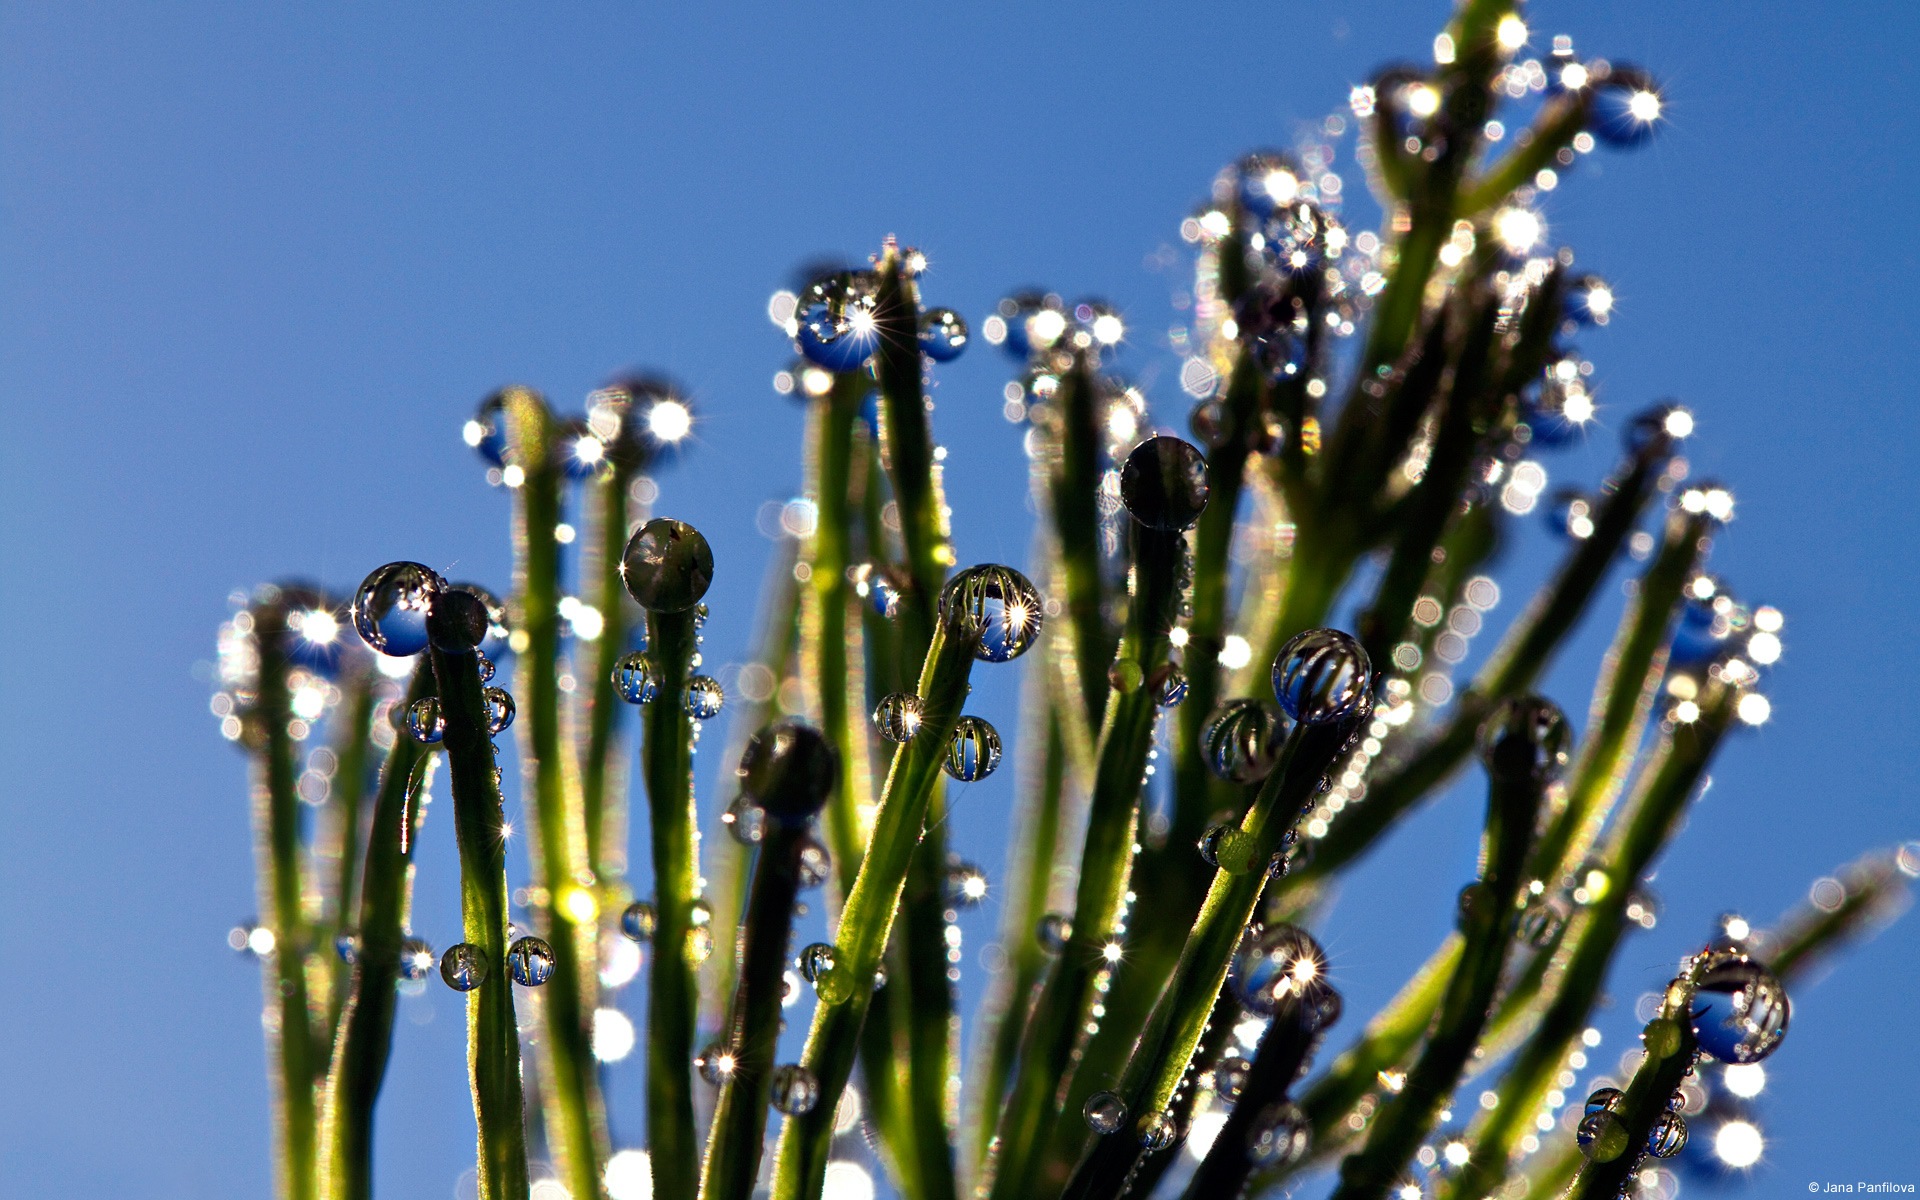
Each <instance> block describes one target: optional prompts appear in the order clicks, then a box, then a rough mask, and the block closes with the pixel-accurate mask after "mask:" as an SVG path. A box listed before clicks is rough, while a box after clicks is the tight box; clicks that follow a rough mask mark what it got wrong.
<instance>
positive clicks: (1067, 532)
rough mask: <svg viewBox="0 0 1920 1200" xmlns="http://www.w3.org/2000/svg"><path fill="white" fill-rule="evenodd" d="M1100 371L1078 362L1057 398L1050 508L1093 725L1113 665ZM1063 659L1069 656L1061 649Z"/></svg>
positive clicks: (1073, 668) (1074, 673) (1074, 658)
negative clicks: (1103, 547) (1103, 556)
mask: <svg viewBox="0 0 1920 1200" xmlns="http://www.w3.org/2000/svg"><path fill="white" fill-rule="evenodd" d="M1099 399H1100V397H1099V386H1098V382H1097V380H1096V377H1095V375H1094V369H1093V364H1092V363H1090V362H1088V361H1087V360H1086V359H1085V358H1084V357H1081V356H1076V357H1075V359H1074V364H1073V369H1072V370H1069V371H1067V372H1066V373H1065V375H1064V376H1063V377H1062V378H1061V380H1060V388H1059V391H1058V392H1056V393H1055V395H1054V401H1053V407H1054V437H1053V439H1052V440H1053V443H1054V444H1053V446H1052V455H1051V457H1053V458H1054V459H1055V462H1054V464H1053V469H1052V470H1051V471H1049V472H1048V475H1049V479H1048V484H1049V486H1048V488H1047V508H1048V511H1049V513H1050V514H1051V515H1052V517H1053V530H1054V536H1055V538H1056V540H1057V542H1058V553H1059V569H1058V574H1057V576H1056V582H1057V584H1058V586H1059V587H1060V590H1061V591H1062V592H1063V593H1064V598H1065V607H1066V615H1067V622H1068V627H1069V629H1070V631H1071V636H1070V637H1069V638H1068V639H1067V642H1066V643H1065V644H1066V645H1067V646H1068V647H1070V652H1069V653H1067V654H1066V655H1065V657H1066V658H1067V659H1068V661H1069V663H1070V666H1069V668H1068V673H1069V675H1070V677H1071V678H1073V679H1074V680H1075V681H1076V682H1078V684H1079V685H1080V698H1081V701H1082V706H1083V709H1084V711H1085V712H1086V714H1087V724H1088V725H1089V726H1091V725H1092V724H1093V723H1094V722H1095V721H1097V720H1099V719H1100V715H1101V714H1102V713H1103V712H1104V711H1105V710H1106V704H1107V677H1106V664H1107V663H1109V662H1111V661H1112V659H1113V643H1114V639H1113V636H1112V634H1110V633H1109V632H1108V631H1107V618H1106V585H1105V582H1104V580H1103V578H1102V575H1101V570H1100V510H1099V506H1098V498H1099V495H1100V458H1101V440H1102V433H1103V430H1102V428H1101V413H1100V411H1099ZM1055 653H1057V654H1058V653H1061V651H1059V650H1056V651H1055Z"/></svg>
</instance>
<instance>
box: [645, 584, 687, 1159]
mask: <svg viewBox="0 0 1920 1200" xmlns="http://www.w3.org/2000/svg"><path fill="white" fill-rule="evenodd" d="M694 621H695V618H694V614H693V611H692V610H691V609H689V610H688V611H685V612H657V611H653V612H649V613H648V614H647V655H648V657H649V658H651V659H652V660H653V665H654V669H655V670H656V671H657V672H658V673H659V680H660V686H659V690H658V691H657V692H656V693H655V695H654V698H653V701H652V702H651V703H649V704H648V705H647V707H646V716H645V719H644V721H643V722H642V730H643V738H644V740H643V742H642V745H641V771H642V774H643V775H644V777H645V779H646V784H647V807H648V812H649V818H650V820H651V822H652V831H653V888H654V893H653V903H654V912H655V916H656V921H657V924H656V925H655V928H654V956H653V967H652V971H651V972H650V974H649V975H648V977H647V984H648V987H647V1150H648V1153H649V1154H651V1155H652V1161H653V1181H654V1183H653V1186H654V1189H655V1194H656V1195H661V1196H691V1195H693V1193H694V1189H695V1187H696V1184H697V1181H698V1179H699V1170H700V1166H699V1162H700V1159H699V1149H698V1147H697V1145H696V1144H695V1136H694V1123H693V1053H694V1046H693V1034H694V1022H695V1019H696V1009H697V1007H698V1004H699V981H698V978H697V975H698V969H699V963H698V961H697V959H696V956H695V950H694V939H695V938H696V937H698V936H700V935H698V934H696V933H695V932H694V924H693V902H694V900H695V899H696V898H697V896H698V895H699V892H698V885H699V838H700V834H699V830H698V828H697V826H696V822H695V814H694V801H693V718H692V717H690V716H688V715H687V705H686V693H687V681H688V679H689V678H691V677H692V667H691V663H692V660H693V655H694V646H695V636H696V634H695V627H694Z"/></svg>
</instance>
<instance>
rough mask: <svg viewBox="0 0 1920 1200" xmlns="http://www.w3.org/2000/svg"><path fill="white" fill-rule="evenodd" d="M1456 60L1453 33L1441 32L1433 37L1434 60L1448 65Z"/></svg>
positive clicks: (1442, 64)
mask: <svg viewBox="0 0 1920 1200" xmlns="http://www.w3.org/2000/svg"><path fill="white" fill-rule="evenodd" d="M1453 60H1454V46H1453V35H1451V34H1446V33H1443V34H1440V35H1439V36H1437V37H1435V38H1434V39H1433V61H1434V62H1436V63H1438V64H1439V65H1441V66H1443V67H1444V66H1446V65H1448V64H1449V63H1451V62H1452V61H1453Z"/></svg>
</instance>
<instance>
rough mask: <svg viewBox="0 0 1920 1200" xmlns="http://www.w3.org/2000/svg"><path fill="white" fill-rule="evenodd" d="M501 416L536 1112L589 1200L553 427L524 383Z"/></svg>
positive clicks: (596, 1151)
mask: <svg viewBox="0 0 1920 1200" xmlns="http://www.w3.org/2000/svg"><path fill="white" fill-rule="evenodd" d="M505 416H506V422H507V434H508V451H509V455H510V456H511V458H512V461H513V462H514V463H515V464H516V465H518V466H520V468H521V470H522V472H523V479H522V482H521V485H520V486H519V487H517V488H515V489H513V500H514V505H513V522H514V531H513V533H514V536H513V545H514V595H513V615H514V618H515V620H516V625H515V627H514V630H513V644H514V648H515V652H516V655H517V658H518V661H517V662H516V664H515V670H514V680H513V682H514V688H515V690H516V692H517V695H516V697H515V700H516V705H517V707H518V711H519V719H518V720H517V721H516V722H515V726H516V727H517V729H518V731H519V732H518V736H519V741H520V759H521V773H522V778H523V780H524V782H525V784H526V791H525V793H524V794H525V796H526V801H527V806H528V808H529V809H530V810H531V813H532V817H533V820H532V822H531V824H532V829H531V830H530V836H529V838H528V853H529V857H530V859H531V860H532V866H533V882H534V886H535V887H536V889H539V890H540V891H541V892H543V893H544V895H545V898H546V903H545V904H544V905H540V906H534V908H533V912H532V916H533V918H534V923H535V925H536V927H538V928H539V930H540V932H541V934H542V935H543V936H544V937H545V938H546V940H547V942H548V943H549V944H550V945H551V946H552V948H553V958H554V971H553V977H552V978H551V979H550V980H548V982H547V983H546V984H545V985H544V986H543V987H542V989H541V990H542V993H543V995H542V996H541V1003H540V1011H541V1014H542V1015H543V1016H544V1017H545V1025H546V1036H545V1038H543V1039H542V1042H541V1056H540V1060H539V1065H540V1066H541V1068H543V1069H542V1070H541V1071H540V1072H539V1077H540V1084H541V1101H542V1103H541V1115H542V1117H543V1118H544V1119H545V1122H546V1127H547V1129H546V1132H547V1144H548V1148H549V1150H550V1152H551V1153H552V1154H553V1156H554V1160H555V1163H556V1165H557V1166H558V1167H559V1169H560V1177H561V1179H562V1181H563V1182H564V1183H565V1185H566V1187H567V1188H568V1190H569V1191H571V1192H572V1193H573V1194H574V1195H576V1196H592V1195H594V1194H596V1192H597V1190H598V1188H599V1187H600V1170H601V1164H602V1163H604V1162H605V1160H606V1158H607V1153H608V1148H607V1132H606V1112H605V1109H604V1107H603V1103H602V1100H601V1097H600V1082H599V1076H598V1073H597V1071H596V1069H595V1066H594V1061H593V1052H592V1026H591V1017H592V1013H593V1008H594V1003H595V995H596V991H597V983H598V977H597V975H596V971H597V970H598V966H599V951H598V932H599V930H598V920H597V902H596V901H595V900H594V896H593V893H592V892H591V891H586V890H583V889H587V888H591V886H592V884H593V882H594V878H593V875H592V872H591V870H590V868H589V865H588V859H587V833H586V816H585V812H584V811H583V808H582V801H581V792H580V773H579V764H578V763H577V762H576V761H575V759H574V757H573V755H572V752H571V751H572V748H571V746H570V744H569V743H568V741H567V740H566V739H565V738H564V737H563V736H562V728H561V708H560V688H559V677H560V674H561V659H560V609H559V605H560V561H559V559H560V543H559V542H558V541H557V540H556V539H555V537H554V529H555V527H556V526H557V525H558V524H559V523H560V517H561V509H560V499H561V490H562V486H563V483H564V480H563V471H562V469H561V467H560V466H559V465H558V462H557V456H556V454H555V443H556V441H557V439H558V436H559V430H558V427H557V425H556V423H555V421H554V419H553V416H552V414H551V413H549V412H548V411H547V406H546V402H545V401H544V400H542V399H541V398H540V397H539V396H538V395H537V394H536V393H534V392H532V391H529V390H527V389H525V388H510V389H508V390H507V392H506V394H505ZM603 636H604V635H603Z"/></svg>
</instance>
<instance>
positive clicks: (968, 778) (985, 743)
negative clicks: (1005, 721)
mask: <svg viewBox="0 0 1920 1200" xmlns="http://www.w3.org/2000/svg"><path fill="white" fill-rule="evenodd" d="M999 765H1000V734H999V731H997V730H996V729H994V727H993V726H991V725H989V724H987V722H986V721H985V720H983V719H982V718H980V717H961V718H960V719H959V720H958V721H956V722H955V723H954V726H953V736H952V737H951V738H949V739H948V740H947V756H946V759H945V761H943V762H942V763H941V766H943V767H945V768H946V772H947V774H949V775H951V776H953V777H954V778H955V779H958V780H959V781H960V782H961V783H977V782H979V781H980V780H982V779H985V778H986V777H987V776H989V775H991V774H993V769H994V768H995V767H997V766H999Z"/></svg>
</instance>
